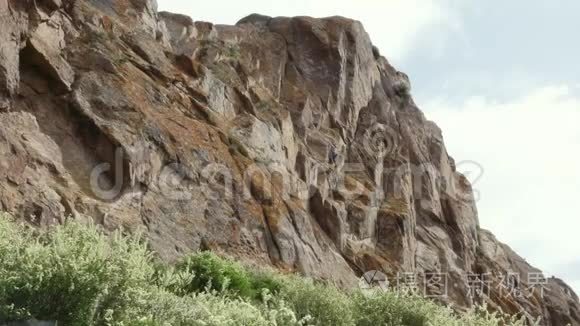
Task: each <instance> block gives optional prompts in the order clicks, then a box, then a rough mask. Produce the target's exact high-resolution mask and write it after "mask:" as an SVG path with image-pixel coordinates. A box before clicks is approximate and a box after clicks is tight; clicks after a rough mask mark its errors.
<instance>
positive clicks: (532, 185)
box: [423, 85, 580, 290]
mask: <svg viewBox="0 0 580 326" xmlns="http://www.w3.org/2000/svg"><path fill="white" fill-rule="evenodd" d="M574 87H575V86H567V85H560V86H550V87H543V88H539V89H535V90H533V91H531V92H530V93H529V94H528V95H527V96H523V97H521V98H516V99H513V100H510V101H506V102H497V101H493V100H490V99H488V98H485V97H480V96H473V97H470V98H468V99H467V100H465V102H464V103H463V104H462V105H450V104H447V103H449V102H448V101H446V100H445V99H444V98H440V99H435V100H431V101H428V102H426V103H425V105H423V108H424V110H425V111H426V112H428V113H429V117H430V118H431V119H433V120H434V121H435V122H437V123H438V124H439V126H440V127H441V128H442V130H443V132H444V136H445V140H446V143H447V147H448V151H449V152H450V153H451V155H452V156H454V157H455V158H456V159H457V160H458V161H462V160H473V161H476V162H478V163H479V164H481V166H482V167H483V169H484V171H485V172H484V175H483V177H482V178H481V179H480V180H479V181H478V182H477V183H476V184H475V185H474V188H475V189H477V190H478V192H479V193H480V196H481V197H480V201H479V203H478V206H479V212H480V220H481V223H482V225H483V227H486V228H489V229H491V230H492V231H493V232H494V233H496V234H497V235H498V236H499V238H500V239H501V240H503V241H504V242H506V243H508V244H509V245H511V246H512V247H513V248H514V249H515V250H516V251H517V252H518V253H520V254H521V255H522V256H524V257H525V258H527V259H528V261H530V262H531V263H532V264H535V265H537V266H539V267H540V268H543V269H544V270H546V272H548V273H550V274H555V275H556V276H558V275H561V276H569V277H572V276H571V273H569V271H568V270H566V269H565V268H564V267H563V266H570V263H571V262H574V260H576V261H577V259H578V258H579V257H580V246H578V238H577V237H578V230H579V229H580V219H579V218H580V200H579V199H578V198H577V197H578V194H579V193H580V128H579V127H578V123H579V122H580V94H578V93H577V92H575V90H574ZM573 278H577V279H568V280H567V281H570V282H571V283H573V284H575V285H576V289H578V290H580V287H578V285H580V276H578V275H576V276H575V277H573Z"/></svg>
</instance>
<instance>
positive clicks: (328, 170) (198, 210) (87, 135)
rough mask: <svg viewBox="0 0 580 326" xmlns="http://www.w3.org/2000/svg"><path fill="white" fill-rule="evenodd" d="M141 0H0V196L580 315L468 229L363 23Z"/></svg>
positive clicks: (460, 197) (454, 298) (424, 127)
mask: <svg viewBox="0 0 580 326" xmlns="http://www.w3.org/2000/svg"><path fill="white" fill-rule="evenodd" d="M156 7H157V6H156V3H155V1H154V0H115V1H113V0H77V1H71V0H58V1H56V0H43V1H38V0H37V1H27V0H0V14H1V18H0V27H2V28H0V166H1V169H0V209H1V210H4V211H8V212H10V213H12V214H14V215H16V216H19V217H21V218H22V219H26V220H28V221H29V222H30V223H33V224H36V225H38V226H39V227H44V226H47V225H50V224H54V223H62V222H63V220H64V219H65V218H76V219H87V220H88V219H92V220H93V221H94V222H95V223H99V224H101V225H103V227H104V228H105V229H106V230H112V229H116V228H119V227H123V228H126V229H128V230H138V229H144V230H145V233H146V234H147V236H148V237H149V239H150V240H151V241H152V244H153V246H154V249H155V250H156V251H157V252H158V253H159V255H160V256H161V257H162V258H164V259H167V260H172V259H175V258H177V257H179V256H180V255H183V254H186V253H188V252H191V251H195V250H200V249H202V250H203V249H211V250H217V251H221V252H224V253H226V254H228V255H231V256H235V257H237V258H239V259H242V260H245V261H249V262H254V263H257V264H266V265H272V266H275V267H277V268H280V269H282V270H287V271H297V272H301V273H304V274H307V275H310V276H313V277H316V278H321V279H327V280H333V281H335V282H337V283H338V284H341V285H343V286H356V282H357V280H358V278H359V277H360V276H361V275H362V274H363V273H364V272H366V271H370V270H381V271H383V272H385V273H386V274H387V275H388V276H389V277H390V278H391V279H392V280H394V279H396V277H397V276H399V279H400V276H401V275H403V274H402V273H414V275H415V276H419V277H417V286H418V287H419V288H422V289H426V290H427V292H429V293H428V294H433V295H435V294H437V295H436V299H438V300H441V301H443V302H445V303H450V304H454V305H455V307H457V309H465V308H467V307H470V306H471V305H473V304H474V303H481V302H483V301H485V302H487V303H488V304H489V306H490V308H492V309H502V310H504V311H506V312H509V313H514V314H522V315H525V316H527V317H529V318H530V319H532V318H536V317H542V318H543V321H542V325H555V326H561V325H566V324H568V323H570V324H572V325H580V304H579V303H578V297H577V296H576V295H575V294H574V293H573V291H572V290H571V289H570V288H569V287H568V286H566V285H565V284H564V283H563V282H562V281H560V280H556V279H549V280H545V282H544V280H543V278H540V279H538V277H536V278H530V277H529V276H530V275H534V276H538V275H539V274H540V271H538V270H537V269H535V268H533V267H532V266H530V265H528V264H527V263H526V262H525V261H524V260H523V259H522V258H520V257H519V256H518V255H517V254H516V253H514V252H513V251H512V250H510V249H509V248H508V247H507V246H505V245H503V244H501V243H500V242H499V241H497V240H496V239H495V237H494V236H493V235H492V234H490V233H489V232H487V231H485V230H482V229H481V228H480V227H479V223H478V217H477V210H476V207H475V203H474V198H473V193H472V190H471V187H470V185H469V183H468V181H467V180H466V178H465V177H464V176H462V175H461V174H459V173H458V172H456V169H455V163H454V161H453V159H452V158H451V157H450V156H449V155H448V154H447V151H446V149H445V145H444V143H443V138H442V135H441V131H440V130H439V129H438V128H437V126H435V124H433V123H432V122H430V121H428V120H426V119H425V117H424V115H423V114H422V113H421V111H420V110H419V109H418V108H417V106H416V105H415V104H414V102H413V100H412V98H411V97H410V95H409V94H410V83H409V80H408V78H407V77H406V75H405V74H403V73H401V72H398V71H397V70H396V69H395V68H393V67H392V66H391V65H390V64H389V63H388V61H387V60H386V59H385V58H384V57H381V56H380V54H379V53H378V50H377V49H376V48H374V47H373V46H372V43H371V41H370V39H369V36H368V35H367V33H366V32H365V31H364V29H363V26H362V25H361V24H360V23H359V22H357V21H353V20H349V19H345V18H341V17H331V18H325V19H313V18H308V17H297V18H270V17H265V16H260V15H252V16H249V17H247V18H244V19H242V20H241V21H240V22H239V23H238V24H237V25H236V26H220V25H213V24H210V23H204V22H195V21H193V20H192V19H191V18H189V17H185V16H181V15H176V14H170V13H157V9H156ZM536 274H538V275H536ZM404 275H407V276H408V275H410V274H404ZM434 275H439V276H441V275H446V277H447V284H446V285H447V287H446V289H447V291H443V290H444V289H443V288H442V287H437V286H436V285H437V284H435V286H434V287H433V285H434V284H432V283H430V282H428V281H429V280H430V279H428V276H429V277H433V276H434ZM474 275H480V276H481V275H483V276H482V277H481V278H482V282H481V284H483V286H482V287H481V290H482V291H480V292H484V293H485V295H481V296H477V295H475V296H474V295H472V294H474V293H475V292H478V291H475V289H474V286H477V284H475V285H474V282H473V281H474V279H473V276H474ZM506 275H508V276H510V277H515V276H514V275H520V276H521V277H522V279H521V280H520V279H519V278H518V280H517V281H514V282H510V284H512V285H515V286H514V288H517V289H518V290H520V291H521V292H522V293H520V294H521V295H517V296H516V295H512V296H506V295H505V293H502V290H505V289H507V288H510V287H505V288H503V287H501V286H499V285H501V284H504V283H503V282H501V281H502V280H505V276H506ZM470 277H471V278H470ZM484 278H485V280H483V279H484ZM508 280H511V279H509V278H508ZM537 283H541V284H542V286H543V289H542V291H540V290H537V288H536V287H534V285H537ZM391 284H394V282H391ZM496 284H497V285H498V286H495V285H496ZM510 289H511V290H513V288H510ZM470 290H472V291H470ZM535 290H537V291H535ZM442 291H443V292H446V294H447V295H446V296H445V295H443V294H445V293H442ZM475 294H477V293H475Z"/></svg>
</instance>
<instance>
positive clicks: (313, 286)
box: [279, 277, 355, 326]
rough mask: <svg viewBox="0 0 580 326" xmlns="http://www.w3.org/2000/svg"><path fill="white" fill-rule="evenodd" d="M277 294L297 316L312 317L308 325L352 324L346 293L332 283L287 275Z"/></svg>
mask: <svg viewBox="0 0 580 326" xmlns="http://www.w3.org/2000/svg"><path fill="white" fill-rule="evenodd" d="M279 296H280V298H281V299H282V300H284V301H285V302H287V303H288V306H289V307H291V308H292V309H293V310H294V311H295V312H296V315H297V316H298V317H299V318H307V319H311V321H310V324H311V325H336V326H348V325H355V324H354V320H353V311H352V305H351V301H350V298H349V296H348V295H347V294H346V293H345V292H343V291H340V290H338V289H337V288H335V287H334V286H331V285H324V284H319V283H315V282H314V281H312V280H309V279H306V278H298V277H286V278H285V279H284V281H283V282H282V287H281V290H280V294H279Z"/></svg>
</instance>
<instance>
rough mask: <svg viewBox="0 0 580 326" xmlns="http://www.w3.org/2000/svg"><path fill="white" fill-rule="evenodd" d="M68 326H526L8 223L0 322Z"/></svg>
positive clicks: (68, 230)
mask: <svg viewBox="0 0 580 326" xmlns="http://www.w3.org/2000/svg"><path fill="white" fill-rule="evenodd" d="M30 319H37V320H53V321H58V322H59V325H73V326H74V325H134V326H137V325H142V326H161V325H163V326H165V325H196V326H197V325H200V326H201V325H204V326H222V325H223V326H229V325H231V326H234V325H248V326H254V325H255V326H260V325H268V326H299V325H321V326H322V325H328V326H335V325H338V326H342V325H344V326H371V325H373V326H374V325H389V326H391V325H392V326H406V325H408V326H428V325H433V326H447V325H457V326H463V325H477V326H499V325H502V326H503V325H513V326H517V325H524V324H523V323H522V322H519V321H516V320H513V319H512V320H509V321H507V319H506V317H503V316H499V315H496V314H489V313H487V312H485V311H483V310H481V309H480V310H474V311H472V312H470V313H467V314H463V315H456V314H455V313H454V312H453V311H451V310H450V309H447V308H444V307H441V306H438V305H436V304H435V303H433V302H430V301H427V300H425V299H422V298H419V297H400V296H397V295H395V294H394V293H388V292H387V293H377V294H376V295H372V296H369V295H368V294H367V295H365V294H363V293H360V292H358V291H352V292H345V291H342V290H339V289H337V288H335V287H333V286H331V285H328V284H324V283H320V282H315V281H313V280H310V279H307V278H303V277H299V276H295V275H290V276H288V275H281V274H277V273H274V272H269V271H260V270H255V269H252V268H248V267H245V266H243V265H241V264H239V263H236V262H234V261H232V260H229V259H224V258H221V257H218V256H216V255H214V254H211V253H207V252H205V253H199V254H193V255H190V256H187V257H185V258H184V259H183V260H182V261H180V262H179V263H177V264H175V265H173V266H172V265H168V264H165V263H163V262H160V261H158V260H157V259H156V258H155V255H154V254H153V253H152V252H151V251H150V250H149V249H148V246H147V243H146V242H145V241H143V240H142V238H141V237H140V236H139V235H123V234H121V233H120V232H117V233H115V234H113V235H111V236H105V235H103V234H102V233H101V232H100V231H99V230H98V229H97V228H96V227H95V226H90V225H89V226H87V225H82V224H80V223H78V222H69V223H67V224H66V225H63V226H58V227H54V228H52V229H50V230H48V231H39V230H36V229H32V228H29V227H27V226H24V225H21V224H17V223H15V222H13V221H12V219H11V218H10V217H9V216H8V215H2V214H0V323H2V322H9V321H23V320H30Z"/></svg>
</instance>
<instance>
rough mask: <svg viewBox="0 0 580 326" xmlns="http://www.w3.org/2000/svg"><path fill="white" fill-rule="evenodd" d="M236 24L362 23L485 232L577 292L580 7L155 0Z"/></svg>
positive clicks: (436, 0) (569, 0)
mask: <svg viewBox="0 0 580 326" xmlns="http://www.w3.org/2000/svg"><path fill="white" fill-rule="evenodd" d="M158 1H159V6H160V9H161V10H167V11H172V12H178V13H184V14H188V15H190V16H192V17H193V18H194V20H205V21H211V22H214V23H222V24H234V23H235V22H237V21H238V20H239V19H240V18H242V17H244V16H246V15H248V14H250V13H262V14H266V15H270V16H296V15H308V16H314V17H324V16H331V15H342V16H347V17H351V18H355V19H358V20H360V21H361V22H363V24H364V25H365V27H366V29H367V31H368V32H369V34H370V36H371V39H372V40H373V42H374V43H375V45H377V46H378V47H379V48H380V49H381V53H382V54H383V55H385V56H386V57H387V58H388V59H389V61H391V63H393V64H394V65H395V66H396V67H397V68H398V69H399V70H401V71H404V72H406V73H408V74H409V76H410V78H411V81H412V84H413V95H414V97H415V99H416V101H417V103H418V104H419V105H420V106H421V108H422V109H423V111H424V112H425V114H426V115H427V117H428V118H429V119H431V120H434V121H435V122H437V123H438V124H439V125H440V126H441V128H442V129H443V132H444V136H445V139H446V143H447V147H448V150H449V152H450V153H451V154H452V155H453V156H454V157H455V159H456V160H457V162H463V163H462V164H459V165H460V168H461V169H463V170H464V171H465V172H466V173H468V174H469V176H470V177H471V179H472V180H473V182H474V188H475V189H476V190H477V192H478V194H479V197H480V199H479V203H478V206H479V213H480V220H481V224H482V226H483V227H484V228H488V229H490V230H492V231H493V232H494V233H495V234H496V235H497V236H498V237H499V238H500V239H501V240H502V241H504V242H506V243H508V244H509V245H510V246H511V247H513V248H514V249H515V250H516V251H517V252H518V253H520V254H521V255H523V256H524V257H526V258H527V259H528V261H530V262H531V263H533V264H534V265H536V266H538V267H540V268H542V269H543V270H545V271H546V273H547V274H549V275H552V274H554V275H556V276H559V277H562V278H564V279H565V280H566V281H568V282H569V283H570V284H571V285H572V286H574V287H575V289H576V290H577V291H578V292H580V240H579V238H580V234H579V232H580V126H579V125H580V63H579V62H578V61H579V60H580V43H578V37H577V32H578V31H580V20H579V19H578V13H579V12H580V2H579V1H578V0H553V1H547V0H543V1H541V0H510V1H501V0H489V1H474V0H461V1H452V0H358V1H352V0H312V1H308V0H299V1H275V2H274V1H271V0H246V1H237V2H232V1H231V0H230V1H226V0H212V1H206V2H203V4H202V5H200V4H194V3H192V2H191V0H158Z"/></svg>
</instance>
